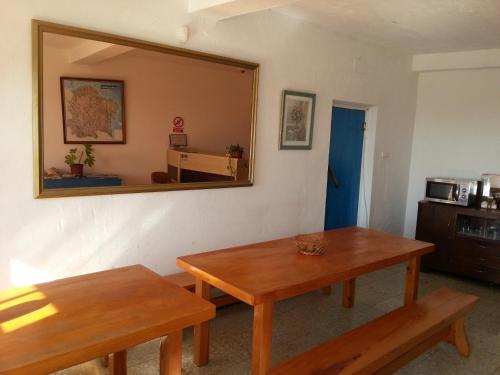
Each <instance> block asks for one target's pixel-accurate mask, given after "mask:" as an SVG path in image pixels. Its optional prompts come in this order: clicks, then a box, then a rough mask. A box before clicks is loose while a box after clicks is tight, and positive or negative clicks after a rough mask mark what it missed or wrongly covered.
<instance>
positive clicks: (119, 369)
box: [109, 350, 127, 375]
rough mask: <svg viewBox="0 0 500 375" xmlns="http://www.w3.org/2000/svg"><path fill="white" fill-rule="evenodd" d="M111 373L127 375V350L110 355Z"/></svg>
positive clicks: (113, 374) (112, 374)
mask: <svg viewBox="0 0 500 375" xmlns="http://www.w3.org/2000/svg"><path fill="white" fill-rule="evenodd" d="M109 373H110V375H127V351H126V350H122V351H121V352H116V353H113V354H111V355H110V356H109Z"/></svg>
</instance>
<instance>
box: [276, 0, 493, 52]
mask: <svg viewBox="0 0 500 375" xmlns="http://www.w3.org/2000/svg"><path fill="white" fill-rule="evenodd" d="M274 11H277V12H280V13H283V14H286V15H289V16H292V17H295V18H299V19H303V20H305V21H309V22H312V23H316V24H320V25H323V26H325V27H327V28H328V29H330V30H332V31H333V32H335V33H337V34H341V35H344V36H348V37H351V38H353V39H356V40H360V41H364V42H368V43H373V44H378V45H383V46H387V47H389V48H397V49H403V50H406V51H408V52H411V53H432V52H450V51H466V50H477V49H489V48H500V0H299V1H297V2H295V3H294V4H292V5H287V6H284V7H279V8H274Z"/></svg>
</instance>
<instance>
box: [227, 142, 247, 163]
mask: <svg viewBox="0 0 500 375" xmlns="http://www.w3.org/2000/svg"><path fill="white" fill-rule="evenodd" d="M243 150H244V149H243V147H241V146H240V145H239V143H238V144H235V145H230V146H229V147H227V148H226V152H227V153H228V154H229V156H231V157H232V158H237V159H241V158H242V157H243Z"/></svg>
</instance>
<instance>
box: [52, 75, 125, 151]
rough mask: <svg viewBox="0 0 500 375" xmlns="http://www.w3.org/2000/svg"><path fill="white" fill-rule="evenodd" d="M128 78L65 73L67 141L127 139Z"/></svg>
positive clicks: (63, 88) (116, 141)
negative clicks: (91, 77)
mask: <svg viewBox="0 0 500 375" xmlns="http://www.w3.org/2000/svg"><path fill="white" fill-rule="evenodd" d="M123 92H124V82H123V81H116V80H110V79H88V78H71V77H61V99H62V114H63V130H64V143H125V106H124V103H125V102H124V93H123Z"/></svg>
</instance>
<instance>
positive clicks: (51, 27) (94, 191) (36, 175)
mask: <svg viewBox="0 0 500 375" xmlns="http://www.w3.org/2000/svg"><path fill="white" fill-rule="evenodd" d="M45 32H47V33H54V34H59V35H66V36H72V37H79V38H86V39H92V40H97V41H102V42H107V43H113V44H120V45H125V46H130V47H134V48H140V49H146V50H150V51H155V52H161V53H167V54H172V55H177V56H184V57H189V58H194V59H198V60H204V61H208V62H212V63H219V64H225V65H231V66H236V67H240V68H243V69H246V70H250V71H252V72H253V95H252V96H253V97H252V122H251V130H250V131H251V134H250V152H249V160H248V163H249V165H248V168H249V171H248V180H246V181H214V182H187V183H170V184H155V185H134V186H132V185H131V186H115V187H92V188H68V189H43V160H44V158H43V147H41V145H42V144H43V95H42V92H43V65H42V64H43V33H45ZM32 44H33V46H32V47H33V159H34V164H33V181H34V197H35V198H55V197H71V196H84V195H103V194H128V193H145V192H155V191H170V190H192V189H211V188H212V189H213V188H228V187H241V186H252V185H253V181H254V163H255V128H256V118H257V90H258V82H259V64H256V63H253V62H248V61H243V60H237V59H233V58H229V57H223V56H218V55H213V54H209V53H204V52H198V51H193V50H188V49H183V48H178V47H172V46H168V45H163V44H159V43H154V42H147V41H143V40H139V39H134V38H128V37H122V36H118V35H114V34H108V33H103V32H98V31H92V30H87V29H81V28H77V27H71V26H66V25H60V24H55V23H51V22H45V21H40V20H32Z"/></svg>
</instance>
